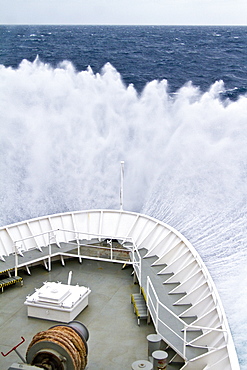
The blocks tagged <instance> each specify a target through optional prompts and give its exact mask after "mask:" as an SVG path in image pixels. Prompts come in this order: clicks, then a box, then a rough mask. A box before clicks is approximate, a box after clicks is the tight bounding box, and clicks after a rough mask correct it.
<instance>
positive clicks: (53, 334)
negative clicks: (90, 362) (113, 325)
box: [26, 321, 89, 370]
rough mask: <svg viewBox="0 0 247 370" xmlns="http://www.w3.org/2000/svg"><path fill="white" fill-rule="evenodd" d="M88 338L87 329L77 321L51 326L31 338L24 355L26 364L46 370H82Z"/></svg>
mask: <svg viewBox="0 0 247 370" xmlns="http://www.w3.org/2000/svg"><path fill="white" fill-rule="evenodd" d="M88 337H89V333H88V330H87V328H86V327H85V326H84V325H83V324H82V323H80V322H79V321H71V322H70V323H69V324H68V325H56V326H53V327H51V328H50V329H48V330H46V331H41V332H39V333H37V334H36V335H35V336H34V337H33V339H32V341H31V343H30V344H29V346H28V349H27V353H26V359H27V362H28V363H29V364H31V365H36V366H38V367H41V368H43V369H46V370H65V369H71V370H84V369H85V367H86V365H87V352H88V348H87V340H88Z"/></svg>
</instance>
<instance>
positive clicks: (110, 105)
mask: <svg viewBox="0 0 247 370" xmlns="http://www.w3.org/2000/svg"><path fill="white" fill-rule="evenodd" d="M0 33H1V55H0V173H1V181H0V210H1V212H0V225H6V224H9V223H13V222H17V221H21V220H25V219H28V218H31V217H37V216H41V215H45V214H51V213H57V212H64V211H74V210H80V209H91V208H119V182H120V178H119V177H120V176H119V173H120V161H121V160H124V161H125V183H124V208H125V209H127V210H133V211H137V212H143V213H146V214H149V215H151V216H153V217H156V218H158V219H161V220H163V221H164V222H166V223H168V224H170V225H172V226H173V227H175V228H176V229H178V230H179V231H180V232H182V233H183V234H184V235H185V237H187V239H189V240H190V241H191V242H192V244H193V245H194V246H195V248H196V249H197V250H198V252H199V253H200V254H201V256H202V258H203V260H204V262H205V264H206V266H207V267H208V269H209V271H210V273H211V275H212V277H213V279H214V281H215V283H216V286H217V288H218V291H219V294H220V296H221V299H222V302H223V305H224V307H225V311H226V314H227V317H228V320H229V324H230V327H231V330H232V334H233V338H234V341H235V344H236V349H237V352H238V356H239V361H240V364H241V368H242V369H245V368H247V340H246V338H247V336H246V332H247V310H246V304H247V294H246V286H247V274H246V265H247V248H246V246H247V236H246V235H247V233H246V221H247V202H246V201H247V199H246V198H247V145H246V144H247V27H158V26H155V27H151V26H148V27H142V26H138V27H135V26H131V27H124V26H71V27H69V26H0Z"/></svg>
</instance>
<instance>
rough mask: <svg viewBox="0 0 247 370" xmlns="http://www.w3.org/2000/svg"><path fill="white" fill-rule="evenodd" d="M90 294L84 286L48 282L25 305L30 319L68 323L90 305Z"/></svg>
mask: <svg viewBox="0 0 247 370" xmlns="http://www.w3.org/2000/svg"><path fill="white" fill-rule="evenodd" d="M90 293H91V290H90V289H89V288H87V287H84V286H79V285H74V286H73V285H66V284H61V283H55V282H46V283H44V285H43V286H42V287H41V288H39V289H36V290H35V292H34V293H33V294H32V295H30V296H28V297H27V298H26V301H25V303H24V304H25V305H26V306H27V313H28V316H30V317H36V318H39V319H46V320H52V321H59V322H66V323H68V322H70V321H72V320H74V318H75V317H76V316H77V315H78V314H79V313H80V312H81V311H82V310H84V308H85V307H86V306H87V305H88V296H89V294H90Z"/></svg>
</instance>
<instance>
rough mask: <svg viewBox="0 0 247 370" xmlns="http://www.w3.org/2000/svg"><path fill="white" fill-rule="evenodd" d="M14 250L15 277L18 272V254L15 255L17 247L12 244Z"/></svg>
mask: <svg viewBox="0 0 247 370" xmlns="http://www.w3.org/2000/svg"><path fill="white" fill-rule="evenodd" d="M14 249H15V276H17V273H18V270H17V266H18V254H17V245H16V243H14Z"/></svg>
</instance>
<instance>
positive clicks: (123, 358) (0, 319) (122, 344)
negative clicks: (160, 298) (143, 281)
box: [0, 259, 155, 370]
mask: <svg viewBox="0 0 247 370" xmlns="http://www.w3.org/2000/svg"><path fill="white" fill-rule="evenodd" d="M71 270H72V271H73V275H72V284H76V283H78V284H79V285H85V286H89V287H90V289H91V290H92V293H91V295H90V296H89V305H88V307H87V308H86V309H85V310H84V311H83V312H82V313H81V314H80V315H79V316H77V318H76V320H79V321H81V322H82V323H83V324H85V325H86V326H87V328H88V330H89V340H88V347H89V355H88V365H87V370H95V369H98V370H100V369H102V370H105V369H116V370H118V369H119V370H120V369H121V370H123V369H131V364H132V363H133V362H134V361H136V360H143V359H144V360H145V359H146V360H147V359H148V349H147V346H148V345H147V339H146V337H147V335H148V334H150V333H155V330H154V328H153V325H152V323H151V324H149V325H147V324H146V322H145V321H141V325H140V327H139V326H138V325H137V319H136V316H135V315H134V313H133V306H132V305H131V303H130V294H131V293H136V292H139V287H138V286H137V285H134V284H133V277H132V275H131V273H132V268H131V267H127V268H126V269H123V270H122V265H121V264H118V263H108V262H99V261H92V260H84V261H83V263H82V264H79V262H78V259H73V260H67V261H66V265H65V267H62V266H61V263H60V262H55V263H52V270H51V272H48V271H46V270H45V269H44V268H43V267H42V266H38V267H35V268H34V267H31V276H29V275H27V274H26V273H25V272H24V271H19V272H18V274H19V275H20V276H22V277H23V280H24V286H23V287H20V286H19V284H17V285H15V286H10V287H7V288H6V289H5V291H4V293H2V294H0V312H1V315H0V326H1V337H0V352H4V353H6V352H8V351H9V350H10V349H11V348H12V347H13V346H15V345H16V344H17V343H19V342H20V341H21V336H23V337H24V338H25V339H26V341H25V343H23V344H22V345H21V346H20V347H19V348H18V350H19V352H20V353H21V354H22V355H23V356H25V353H26V348H27V346H28V344H29V343H30V341H31V339H32V337H33V336H34V335H35V334H36V333H37V332H39V331H42V330H47V329H48V328H49V327H51V326H52V325H54V322H53V321H46V320H40V319H34V318H28V317H27V308H26V306H24V301H25V298H26V296H27V295H28V294H30V293H32V292H33V291H34V289H35V288H38V287H40V286H42V283H43V281H61V282H63V283H66V282H67V279H68V273H69V271H71ZM17 361H19V358H18V356H17V355H16V353H15V352H14V351H13V352H12V353H11V354H10V355H9V356H7V357H5V358H4V357H3V356H2V355H0V369H3V370H4V369H7V368H8V367H9V366H10V365H11V364H12V363H13V362H17Z"/></svg>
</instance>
